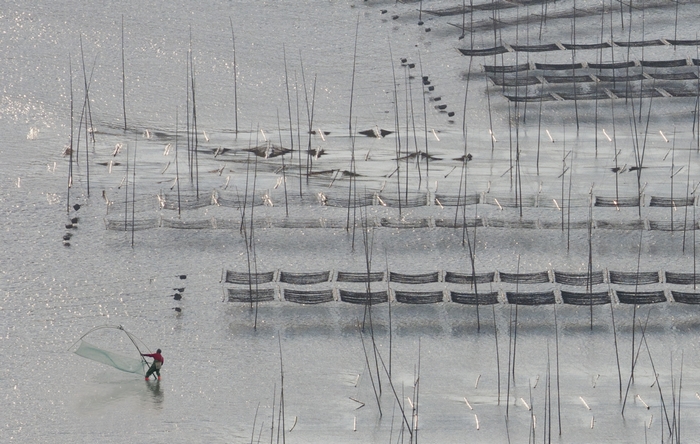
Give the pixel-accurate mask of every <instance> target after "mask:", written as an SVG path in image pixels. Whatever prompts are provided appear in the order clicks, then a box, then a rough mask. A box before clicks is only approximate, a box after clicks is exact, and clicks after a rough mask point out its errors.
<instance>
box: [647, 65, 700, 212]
mask: <svg viewBox="0 0 700 444" xmlns="http://www.w3.org/2000/svg"><path fill="white" fill-rule="evenodd" d="M696 79H697V77H696ZM693 205H695V196H688V197H681V198H678V197H665V196H651V201H650V202H649V206H650V207H665V208H676V207H692V206H693Z"/></svg>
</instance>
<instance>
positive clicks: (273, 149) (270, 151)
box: [243, 144, 292, 159]
mask: <svg viewBox="0 0 700 444" xmlns="http://www.w3.org/2000/svg"><path fill="white" fill-rule="evenodd" d="M243 151H247V152H249V153H253V154H255V155H256V156H258V157H263V158H265V159H271V158H273V157H279V156H284V155H285V154H288V153H291V152H292V150H290V149H288V148H283V147H281V146H277V145H273V144H269V145H258V146H256V147H253V148H246V149H244V150H243Z"/></svg>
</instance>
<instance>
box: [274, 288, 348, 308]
mask: <svg viewBox="0 0 700 444" xmlns="http://www.w3.org/2000/svg"><path fill="white" fill-rule="evenodd" d="M282 296H283V298H284V300H285V301H287V302H294V303H295V304H308V305H315V304H323V303H326V302H332V301H334V300H335V297H334V295H333V289H323V290H293V289H290V288H284V289H282Z"/></svg>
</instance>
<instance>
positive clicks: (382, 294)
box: [338, 289, 389, 305]
mask: <svg viewBox="0 0 700 444" xmlns="http://www.w3.org/2000/svg"><path fill="white" fill-rule="evenodd" d="M338 294H339V296H340V300H341V301H343V302H347V303H349V304H359V305H377V304H381V303H384V302H387V301H388V300H389V296H388V294H387V291H386V290H382V291H372V292H366V291H350V290H343V289H339V290H338Z"/></svg>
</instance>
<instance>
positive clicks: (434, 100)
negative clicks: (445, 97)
mask: <svg viewBox="0 0 700 444" xmlns="http://www.w3.org/2000/svg"><path fill="white" fill-rule="evenodd" d="M440 100H442V97H433V102H439V101H440Z"/></svg>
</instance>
